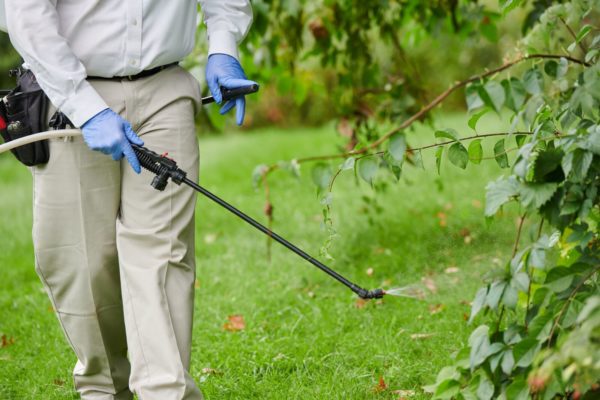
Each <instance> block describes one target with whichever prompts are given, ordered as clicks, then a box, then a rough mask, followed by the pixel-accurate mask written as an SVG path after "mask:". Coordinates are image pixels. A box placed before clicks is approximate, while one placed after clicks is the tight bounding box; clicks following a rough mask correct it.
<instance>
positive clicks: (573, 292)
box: [548, 264, 600, 347]
mask: <svg viewBox="0 0 600 400" xmlns="http://www.w3.org/2000/svg"><path fill="white" fill-rule="evenodd" d="M598 270H600V264H599V265H596V266H595V267H594V268H593V269H592V270H591V271H590V273H589V274H587V275H586V276H585V277H584V278H583V279H582V280H581V282H579V284H578V285H577V286H575V287H574V288H573V290H572V291H571V293H570V294H569V297H568V298H567V301H565V304H563V306H562V308H561V309H560V312H559V313H558V317H556V320H554V324H553V325H552V329H551V330H550V334H549V335H548V347H550V342H551V339H552V336H554V332H555V331H556V329H557V328H558V324H559V323H560V320H561V319H562V317H563V315H564V313H565V312H566V311H567V307H568V306H569V304H571V302H572V301H573V298H574V297H575V295H576V294H577V292H579V290H580V289H581V288H582V287H583V285H585V282H586V281H587V280H588V279H590V278H591V277H592V276H593V275H594V274H595V273H596V272H598Z"/></svg>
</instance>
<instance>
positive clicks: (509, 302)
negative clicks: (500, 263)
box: [502, 285, 519, 310]
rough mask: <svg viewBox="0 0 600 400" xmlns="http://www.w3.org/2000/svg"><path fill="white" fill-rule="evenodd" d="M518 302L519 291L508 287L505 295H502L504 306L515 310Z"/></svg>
mask: <svg viewBox="0 0 600 400" xmlns="http://www.w3.org/2000/svg"><path fill="white" fill-rule="evenodd" d="M518 301H519V291H518V290H517V289H516V288H515V287H513V286H511V285H506V289H504V294H503V295H502V304H504V305H505V306H506V307H508V308H509V309H511V310H514V309H515V308H516V307H517V302H518Z"/></svg>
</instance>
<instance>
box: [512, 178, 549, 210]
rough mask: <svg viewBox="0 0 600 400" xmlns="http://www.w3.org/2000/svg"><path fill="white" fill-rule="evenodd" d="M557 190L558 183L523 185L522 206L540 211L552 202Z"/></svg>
mask: <svg viewBox="0 0 600 400" xmlns="http://www.w3.org/2000/svg"><path fill="white" fill-rule="evenodd" d="M556 189H558V183H522V184H521V185H520V186H519V197H520V200H521V204H523V205H524V206H525V207H532V208H535V209H538V208H540V207H541V206H543V205H544V204H546V202H547V201H548V200H550V198H551V197H552V195H553V194H554V192H556Z"/></svg>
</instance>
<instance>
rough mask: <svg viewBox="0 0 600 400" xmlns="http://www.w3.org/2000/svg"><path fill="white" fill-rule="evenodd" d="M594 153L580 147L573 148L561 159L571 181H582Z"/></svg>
mask: <svg viewBox="0 0 600 400" xmlns="http://www.w3.org/2000/svg"><path fill="white" fill-rule="evenodd" d="M593 159H594V155H593V154H592V153H591V152H589V151H585V150H582V149H575V150H574V151H572V152H570V153H567V155H566V156H565V157H564V158H563V160H562V168H563V171H564V173H565V175H566V176H567V177H570V178H571V181H573V182H577V183H579V182H583V180H584V179H585V177H586V176H587V173H588V171H589V169H590V166H591V165H592V160H593Z"/></svg>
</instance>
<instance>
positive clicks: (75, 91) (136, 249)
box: [6, 0, 254, 400]
mask: <svg viewBox="0 0 600 400" xmlns="http://www.w3.org/2000/svg"><path fill="white" fill-rule="evenodd" d="M199 2H200V4H201V7H202V9H203V12H204V15H205V22H206V25H207V28H208V39H209V59H208V63H207V68H206V75H207V81H208V86H209V89H210V91H211V93H212V94H213V96H214V97H215V98H216V100H217V102H221V94H220V90H219V86H223V87H226V88H235V87H239V86H245V85H248V84H252V83H254V82H251V81H248V80H246V77H245V75H244V72H243V70H242V68H241V66H240V64H239V62H238V60H237V45H238V44H239V42H240V41H241V40H242V39H243V37H244V36H245V35H246V33H247V31H248V29H249V26H250V24H251V22H252V10H251V7H250V4H249V0H200V1H199ZM6 15H7V21H8V31H9V34H10V38H11V41H12V42H13V44H14V46H15V48H16V49H17V50H18V51H19V53H20V54H21V55H22V57H23V59H24V61H25V63H26V64H27V66H28V67H29V68H30V69H31V70H32V71H33V73H34V74H35V75H36V77H37V79H38V81H39V83H40V86H41V87H42V88H43V89H44V91H45V92H46V94H47V95H48V97H49V98H50V100H51V102H52V104H53V105H54V106H55V107H56V108H58V109H59V110H61V111H62V112H63V113H64V114H66V116H67V117H68V118H69V119H70V120H71V121H72V122H73V123H74V124H75V125H76V126H77V127H81V129H82V132H83V138H77V139H73V140H52V141H51V142H50V161H49V162H48V163H47V164H45V165H40V166H37V167H34V168H33V169H32V171H33V177H34V223H33V225H34V226H33V239H34V247H35V256H36V270H37V272H38V274H39V276H40V278H41V279H42V281H43V283H44V285H45V287H46V289H47V292H48V294H49V296H50V299H51V301H52V303H53V305H54V308H55V309H56V313H57V315H58V318H59V321H60V323H61V326H62V328H63V330H64V332H65V335H66V337H67V340H68V341H69V344H70V345H71V347H72V348H73V351H74V352H75V354H76V356H77V359H78V361H77V364H76V366H75V369H74V372H73V375H74V380H75V387H76V389H77V391H78V392H79V393H80V394H81V397H82V398H83V399H131V398H132V396H133V395H132V392H134V393H136V394H137V396H138V397H139V398H140V399H142V400H153V399H157V400H168V399H201V398H202V395H201V392H200V390H199V389H198V388H197V387H196V385H195V383H194V381H193V379H192V377H191V376H190V374H189V364H190V348H191V334H192V313H193V301H194V297H193V296H194V281H195V262H194V205H195V195H194V192H193V191H192V190H189V188H187V187H185V186H182V187H180V186H177V185H173V184H169V185H168V186H167V189H166V190H165V191H164V192H158V191H156V190H154V189H153V188H152V187H151V186H150V185H149V183H150V181H151V175H150V174H149V173H147V172H142V173H141V176H140V175H138V174H140V165H139V161H138V160H137V158H136V156H135V153H134V152H133V151H132V148H131V143H135V144H142V143H145V145H146V146H148V148H150V149H152V150H154V151H156V152H159V153H161V152H169V154H170V155H171V156H172V157H173V158H174V159H176V160H178V161H179V163H180V166H181V168H182V169H184V170H186V171H188V172H189V177H190V178H191V179H194V180H196V179H197V171H198V157H199V156H198V145H197V141H196V135H195V130H194V112H195V110H196V109H197V108H198V107H199V106H200V90H199V87H198V84H197V82H196V81H195V79H194V78H193V77H192V76H191V75H189V74H188V73H187V72H186V71H185V70H183V69H182V68H181V67H179V66H177V65H176V63H177V62H179V61H180V60H181V59H183V58H184V57H185V56H186V55H188V54H189V53H190V52H191V50H192V49H193V46H194V36H195V32H196V22H197V2H196V0H178V1H173V0H169V1H166V0H102V1H99V0H6ZM244 106H245V102H244V98H243V97H242V98H238V99H235V100H233V101H230V102H228V103H227V104H225V105H224V106H223V108H222V109H221V112H222V113H225V112H227V111H229V110H230V109H232V108H233V107H236V108H237V110H236V111H237V112H236V117H237V122H238V124H242V122H243V118H244ZM52 111H53V110H52ZM92 150H97V151H92ZM102 153H104V154H102ZM107 155H109V156H110V157H107ZM114 160H121V161H120V162H115V161H114ZM128 164H129V165H128ZM129 166H131V168H130V167H129ZM128 355H129V358H128Z"/></svg>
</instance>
